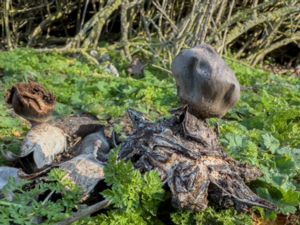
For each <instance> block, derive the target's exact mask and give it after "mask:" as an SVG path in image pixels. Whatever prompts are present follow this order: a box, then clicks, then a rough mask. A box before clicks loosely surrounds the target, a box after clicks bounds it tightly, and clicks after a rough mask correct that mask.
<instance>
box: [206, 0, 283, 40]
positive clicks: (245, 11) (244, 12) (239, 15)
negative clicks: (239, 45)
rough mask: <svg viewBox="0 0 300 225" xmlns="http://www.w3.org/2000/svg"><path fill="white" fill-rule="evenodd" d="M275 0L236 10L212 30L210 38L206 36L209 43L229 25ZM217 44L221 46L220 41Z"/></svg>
mask: <svg viewBox="0 0 300 225" xmlns="http://www.w3.org/2000/svg"><path fill="white" fill-rule="evenodd" d="M277 1H278V0H271V1H267V2H263V3H261V4H259V5H258V6H257V7H255V8H253V9H251V8H250V9H242V10H238V11H237V12H236V13H235V14H233V15H232V16H231V18H230V20H226V21H224V22H223V23H222V24H221V25H220V27H219V28H218V29H217V30H215V31H214V32H212V34H211V35H210V38H208V42H209V43H210V42H211V41H212V40H213V39H214V37H215V35H217V34H219V33H221V32H222V31H224V30H226V29H228V27H230V26H231V25H234V24H236V23H241V22H245V21H247V20H249V16H251V15H252V14H253V10H263V9H265V8H267V7H269V6H270V5H272V4H274V3H276V2H277ZM231 3H232V1H231ZM218 46H221V43H218Z"/></svg>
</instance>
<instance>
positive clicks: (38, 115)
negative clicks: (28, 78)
mask: <svg viewBox="0 0 300 225" xmlns="http://www.w3.org/2000/svg"><path fill="white" fill-rule="evenodd" d="M6 102H7V103H8V104H9V105H11V106H12V107H13V109H14V111H15V113H16V114H18V115H19V116H22V117H23V118H25V119H27V120H28V121H30V122H31V123H41V122H46V121H47V120H49V118H50V115H51V113H52V112H53V110H54V107H55V102H56V101H55V97H54V95H53V94H51V93H50V92H48V91H46V89H45V88H44V87H43V86H41V85H40V84H38V83H36V82H30V83H19V84H17V85H15V86H13V87H12V88H11V89H10V90H9V92H8V93H7V95H6Z"/></svg>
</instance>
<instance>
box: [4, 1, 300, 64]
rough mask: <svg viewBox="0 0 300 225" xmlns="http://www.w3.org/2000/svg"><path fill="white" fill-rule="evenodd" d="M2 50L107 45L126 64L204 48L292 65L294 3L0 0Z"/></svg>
mask: <svg viewBox="0 0 300 225" xmlns="http://www.w3.org/2000/svg"><path fill="white" fill-rule="evenodd" d="M0 9H1V10H0V18H1V20H0V31H1V33H0V43H1V45H0V46H1V48H2V49H13V48H16V47H20V46H22V47H23V46H31V47H37V48H42V47H60V48H61V50H62V51H63V50H64V51H67V50H70V49H78V48H80V49H87V48H89V49H90V48H93V49H96V48H97V47H99V44H100V46H101V43H103V42H105V43H110V44H115V45H116V48H121V49H122V50H124V52H125V54H126V56H127V57H128V59H131V57H132V55H133V54H137V53H142V54H143V55H147V56H149V58H151V57H152V58H156V57H158V56H160V57H163V59H164V61H163V64H164V65H165V67H169V64H170V62H171V60H172V56H173V55H176V54H177V53H178V52H179V51H180V50H181V49H182V48H185V47H189V46H195V45H197V44H200V43H203V42H205V43H208V44H212V45H213V46H214V47H215V48H216V49H217V51H218V52H219V53H221V54H224V53H230V54H233V55H234V56H235V58H237V59H246V60H247V61H248V62H249V63H250V64H251V65H256V64H258V63H261V62H263V61H264V60H266V59H268V61H269V62H272V63H277V64H280V65H283V66H284V67H285V69H291V68H294V67H296V66H297V65H298V64H300V1H299V0H231V1H228V0H32V1H27V0H1V8H0Z"/></svg>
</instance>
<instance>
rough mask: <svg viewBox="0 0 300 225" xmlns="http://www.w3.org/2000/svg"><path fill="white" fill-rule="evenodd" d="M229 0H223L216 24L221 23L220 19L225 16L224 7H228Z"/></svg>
mask: <svg viewBox="0 0 300 225" xmlns="http://www.w3.org/2000/svg"><path fill="white" fill-rule="evenodd" d="M227 1H228V0H222V3H221V6H220V8H219V11H218V14H217V17H216V24H220V19H221V18H222V16H223V13H224V9H225V8H226V4H227Z"/></svg>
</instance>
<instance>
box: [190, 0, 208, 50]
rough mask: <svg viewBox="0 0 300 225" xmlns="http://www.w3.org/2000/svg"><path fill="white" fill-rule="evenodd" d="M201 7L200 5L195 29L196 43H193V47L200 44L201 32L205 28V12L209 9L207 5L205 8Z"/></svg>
mask: <svg viewBox="0 0 300 225" xmlns="http://www.w3.org/2000/svg"><path fill="white" fill-rule="evenodd" d="M200 5H201V4H200V3H199V8H200V9H199V13H198V15H197V19H196V20H195V26H196V28H195V31H194V33H195V34H194V36H193V39H194V41H193V42H192V43H191V45H197V43H198V38H199V36H200V30H201V28H202V26H203V23H202V21H203V19H204V11H206V10H207V8H208V4H205V6H203V7H200Z"/></svg>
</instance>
